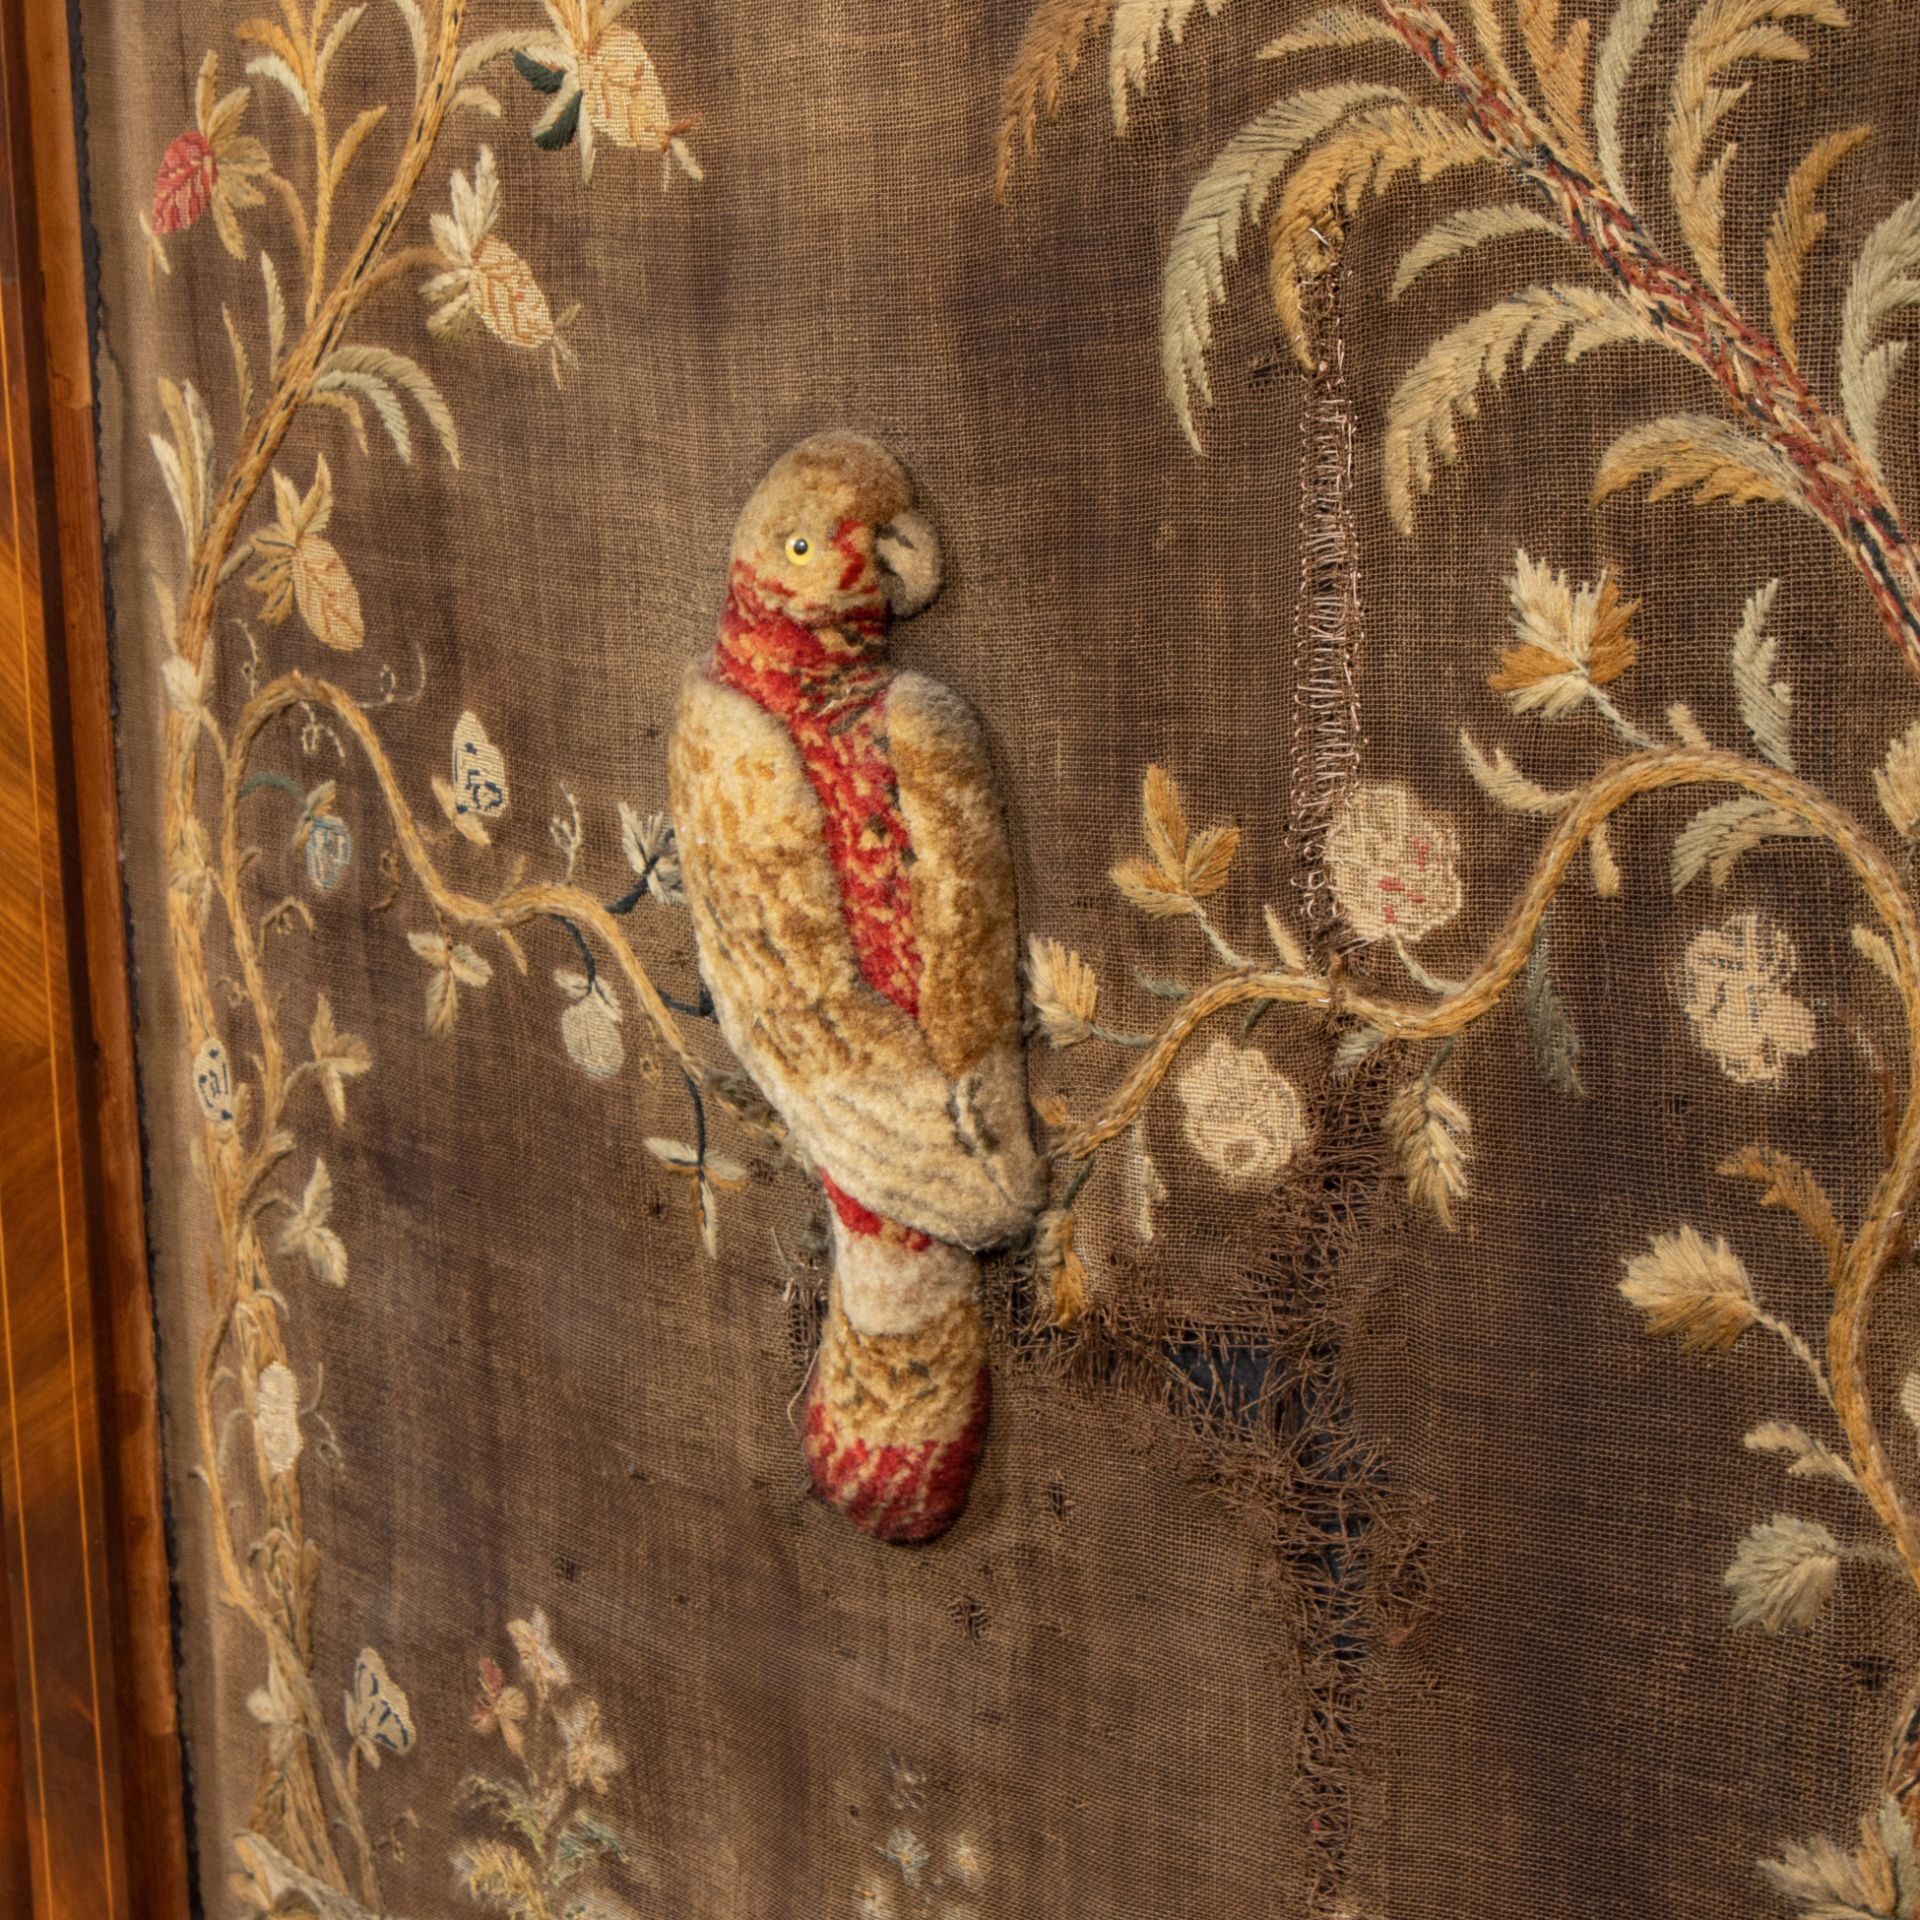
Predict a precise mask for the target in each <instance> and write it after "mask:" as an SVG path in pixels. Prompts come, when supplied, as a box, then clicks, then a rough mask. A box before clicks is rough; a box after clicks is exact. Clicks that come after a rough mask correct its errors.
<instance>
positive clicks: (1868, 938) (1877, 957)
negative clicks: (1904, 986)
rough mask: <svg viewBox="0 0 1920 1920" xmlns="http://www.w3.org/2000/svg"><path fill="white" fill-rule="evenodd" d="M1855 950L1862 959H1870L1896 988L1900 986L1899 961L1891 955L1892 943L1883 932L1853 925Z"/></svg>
mask: <svg viewBox="0 0 1920 1920" xmlns="http://www.w3.org/2000/svg"><path fill="white" fill-rule="evenodd" d="M1853 944H1854V948H1855V950H1856V951H1857V952H1858V953H1859V954H1860V956H1861V958H1862V959H1864V960H1870V961H1871V962H1872V963H1873V964H1874V965H1875V966H1876V967H1878V968H1879V969H1880V971H1881V972H1882V973H1884V974H1885V975H1886V976H1887V979H1888V980H1889V981H1890V982H1891V983H1892V984H1893V986H1894V987H1895V989H1896V990H1897V989H1898V988H1899V986H1900V963H1899V962H1898V961H1897V960H1895V959H1894V957H1893V947H1892V944H1891V943H1890V942H1889V941H1888V940H1887V938H1886V936H1885V935H1884V934H1880V933H1876V932H1874V930H1873V929H1872V928H1871V927H1855V928H1854V930H1853Z"/></svg>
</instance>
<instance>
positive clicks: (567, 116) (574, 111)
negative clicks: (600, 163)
mask: <svg viewBox="0 0 1920 1920" xmlns="http://www.w3.org/2000/svg"><path fill="white" fill-rule="evenodd" d="M585 98H586V96H585V95H584V94H581V93H575V94H571V95H569V96H568V98H567V99H565V100H564V101H561V102H559V103H557V104H556V106H555V107H554V109H553V111H552V112H550V113H548V114H547V115H546V116H545V117H544V118H543V119H542V120H541V122H540V124H539V125H538V126H537V127H535V128H534V130H533V144H534V145H535V146H536V147H538V148H539V149H540V151H541V152H542V153H559V152H561V151H563V150H564V149H565V148H567V147H570V146H572V145H573V142H574V136H575V135H576V134H578V133H579V131H580V107H581V103H582V102H583V101H584V100H585ZM582 151H585V149H582Z"/></svg>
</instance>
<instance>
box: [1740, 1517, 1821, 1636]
mask: <svg viewBox="0 0 1920 1920" xmlns="http://www.w3.org/2000/svg"><path fill="white" fill-rule="evenodd" d="M1839 1577H1840V1543H1839V1541H1837V1540H1836V1539H1835V1538H1834V1537H1833V1535H1832V1534H1830V1533H1829V1532H1828V1531H1827V1530H1826V1528H1825V1527H1823V1526H1822V1525H1821V1524H1820V1523H1819V1521H1817V1520H1802V1519H1799V1518H1798V1517H1797V1516H1795V1515H1794V1514H1791V1513H1776V1514H1775V1515H1774V1516H1773V1518H1772V1519H1771V1520H1763V1521H1761V1522H1760V1524H1759V1525H1758V1526H1756V1527H1755V1528H1754V1529H1753V1530H1752V1531H1751V1532H1750V1533H1749V1534H1748V1535H1747V1537H1746V1538H1745V1539H1744V1540H1742V1541H1741V1542H1740V1545H1739V1547H1738V1549H1737V1550H1736V1551H1735V1553H1734V1556H1733V1564H1732V1565H1731V1566H1730V1567H1728V1569H1727V1571H1726V1586H1727V1589H1728V1591H1729V1592H1730V1593H1731V1594H1732V1595H1733V1618H1732V1624H1733V1625H1734V1626H1736V1627H1763V1628H1765V1629H1766V1631H1767V1632H1768V1633H1793V1632H1797V1631H1799V1630H1801V1629H1803V1628H1806V1627H1810V1626H1812V1625H1813V1623H1814V1622H1815V1621H1816V1620H1817V1619H1818V1618H1819V1617H1820V1612H1821V1609H1822V1608H1824V1607H1825V1606H1826V1604H1827V1602H1828V1600H1829V1599H1830V1598H1832V1595H1833V1589H1834V1586H1835V1584H1836V1583H1837V1581H1838V1580H1839Z"/></svg>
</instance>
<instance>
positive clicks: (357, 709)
mask: <svg viewBox="0 0 1920 1920" xmlns="http://www.w3.org/2000/svg"><path fill="white" fill-rule="evenodd" d="M301 706H309V707H320V708H324V709H325V710H326V711H327V712H329V713H331V714H332V715H333V716H334V718H335V719H336V720H338V721H339V722H340V724H341V725H342V726H343V727H344V728H345V729H346V731H347V732H348V733H349V734H350V735H351V736H352V737H353V739H354V741H355V742H356V743H357V744H358V746H359V747H360V750H361V751H362V752H363V753H364V754H365V755H366V757H367V762H368V765H369V766H370V767H371V768H372V770H373V777H374V781H375V783H376V784H377V785H378V787H379V789H380V797H381V798H382V800H384V801H385V803H386V807H387V812H388V815H389V817H390V818H391V820H392V822H393V831H394V838H395V840H396V841H397V843H398V844H399V847H400V852H401V855H402V857H403V858H404V859H405V860H406V863H407V865H408V867H409V868H410V869H411V870H412V872H413V875H414V878H415V879H416V880H417V881H418V882H419V883H420V888H421V891H422V892H423V893H424V894H425V895H426V897H427V901H428V904H429V905H430V906H431V907H432V908H433V910H434V912H435V913H437V914H438V915H440V917H441V918H442V919H444V920H448V921H454V922H457V923H458V924H460V925H461V926H463V927H468V928H471V929H473V930H475V931H477V932H482V933H499V932H501V931H503V930H505V931H511V930H512V929H513V928H515V927H518V926H522V925H524V924H525V923H526V922H527V921H529V920H537V919H540V918H542V917H543V916H544V917H551V918H555V919H561V920H566V921H569V922H571V923H572V924H573V925H574V926H575V927H585V928H587V929H588V930H589V931H591V932H593V933H595V934H597V935H598V936H599V938H600V940H601V942H602V944H603V945H604V946H605V947H606V949H607V950H608V952H609V953H610V954H611V955H612V957H613V959H614V961H615V962H616V964H617V965H618V966H619V968H620V971H621V973H622V974H623V975H624V976H625V978H626V982H627V984H628V985H629V986H630V987H631V988H632V989H633V991H634V995H635V997H636V998H637V999H638V1000H639V1002H640V1004H641V1005H642V1006H643V1007H645V1009H646V1010H647V1016H648V1018H649V1019H651V1020H652V1022H653V1025H654V1030H655V1031H656V1032H657V1033H658V1034H659V1036H660V1038H661V1040H662V1041H663V1042H664V1043H665V1045H666V1047H667V1050H668V1052H670V1053H671V1054H672V1055H673V1058H674V1061H675V1063H676V1064H677V1065H678V1066H679V1068H680V1071H681V1072H682V1073H683V1074H684V1075H686V1077H687V1081H688V1084H689V1085H690V1086H691V1087H692V1088H693V1089H695V1090H696V1093H697V1090H698V1088H699V1086H700V1084H701V1081H702V1078H703V1075H702V1071H701V1067H700V1063H699V1062H698V1060H696V1059H695V1058H694V1056H693V1054H692V1052H691V1051H690V1050H689V1049H688V1046H687V1043H686V1041H685V1039H684V1038H683V1037H682V1035H681V1032H680V1028H679V1025H678V1024H677V1022H676V1021H675V1020H674V1017H673V1013H672V1011H671V1010H670V1009H669V1007H668V1006H667V1004H666V1001H665V999H664V998H663V996H662V995H661V993H660V990H659V989H658V988H657V987H656V986H655V985H654V984H653V981H652V979H651V978H650V977H649V975H648V973H647V971H646V969H645V968H644V967H643V966H641V965H640V963H639V961H638V960H637V959H636V958H635V957H634V953H633V949H632V948H631V947H630V946H629V945H628V944H627V942H626V940H625V938H624V937H623V936H622V934H621V931H620V923H619V921H617V920H616V919H615V918H614V916H613V914H612V912H611V911H610V910H609V909H608V908H607V907H605V906H604V905H602V904H601V902H600V901H598V900H596V899H595V898H594V896H593V895H592V894H590V893H587V892H585V891H584V890H583V889H581V888H579V887H576V886H571V885H555V884H553V883H551V882H547V881H525V882H523V883H521V884H520V885H517V886H512V887H509V888H508V889H507V890H506V891H505V892H504V893H502V894H500V895H498V896H497V897H496V898H494V899H492V900H481V899H479V898H477V897H475V896H474V895H471V894H465V893H461V892H460V891H458V890H457V889H456V888H454V887H450V886H449V885H448V884H447V883H446V881H445V880H444V879H443V878H442V877H441V875H440V871H439V869H438V868H437V867H436V866H435V865H434V862H433V856H432V854H431V853H430V852H429V850H428V848H427V843H426V841H425V839H424V838H423V837H422V835H421V833H420V829H419V826H418V825H417V823H416V822H415V820H414V817H413V810H412V808H411V807H410V806H409V805H408V804H407V798H406V795H405V794H404V793H403V792H402V791H401V788H400V782H399V780H398V778H397V777H396V775H395V773H394V771H393V763H392V761H391V760H389V759H388V757H387V751H386V748H385V747H384V746H382V745H381V743H380V736H379V735H378V734H377V733H376V732H375V731H374V727H373V723H372V721H370V720H369V719H368V718H367V715H366V713H365V711H364V710H363V709H362V708H361V706H360V704H359V702H358V701H356V700H355V699H354V698H353V697H352V695H350V694H348V693H345V692H343V691H342V690H341V689H340V688H339V687H336V686H334V685H333V684H332V683H331V682H329V681H326V680H321V679H318V678H316V677H315V676H313V675H312V674H306V673H299V672H294V673H287V674H282V675H281V677H280V678H279V679H277V680H275V681H273V682H272V683H271V684H269V685H268V686H266V687H263V688H262V689H261V690H260V692H259V693H258V694H257V695H255V697H254V698H253V699H252V700H250V701H248V702H247V704H246V706H245V707H244V708H242V709H241V713H240V719H239V723H238V725H237V726H236V727H235V729H234V735H233V740H232V743H231V745H230V746H229V748H228V764H227V779H226V795H225V800H224V803H223V805H222V808H221V876H222V877H221V889H222V892H223V894H224V895H225V896H226V903H227V915H228V919H229V921H230V922H231V923H232V925H233V928H234V950H235V953H236V955H237V956H238V958H239V961H240V966H241V972H242V976H243V978H244V980H245V982H246V985H247V997H248V999H249V1001H250V1002H251V1003H252V1004H253V1005H254V1007H255V1010H256V1012H257V1013H258V1014H259V1015H260V1024H261V1036H260V1037H261V1051H262V1056H263V1065H264V1072H263V1090H264V1094H265V1099H266V1104H267V1108H268V1112H269V1114H270V1115H273V1116H274V1118H275V1120H276V1121H277V1117H278V1115H279V1112H280V1104H281V1101H282V1100H283V1099H284V1096H285V1088H286V1080H285V1073H284V1058H285V1056H284V1051H283V1049H282V1047H281V1045H280V1041H279V1033H278V1023H277V1021H276V1020H275V1019H274V1017H273V1013H272V1005H271V1000H270V998H269V996H268V993H267V986H266V977H265V975H264V973H263V972H262V971H261V968H260V958H259V949H258V946H257V944H256V942H255V940H254V938H253V934H252V931H251V928H250V925H249V922H248V920H247V917H246V914H245V911H244V906H243V903H242V902H241V900H240V898H239V887H240V882H241V849H240V831H239V812H240V793H241V789H242V787H243V786H244V785H245V775H246V765H247V757H248V755H249V753H250V752H251V751H252V748H253V745H254V743H255V742H256V741H257V740H258V739H259V737H260V734H261V731H262V729H263V728H265V727H266V726H267V724H268V723H269V722H270V721H271V720H273V719H274V718H275V716H276V715H279V714H282V713H285V712H287V711H288V710H289V709H291V708H295V707H301ZM272 1124H273V1122H271V1121H270V1122H269V1126H270V1127H271V1125H272Z"/></svg>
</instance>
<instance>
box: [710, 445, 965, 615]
mask: <svg viewBox="0 0 1920 1920" xmlns="http://www.w3.org/2000/svg"><path fill="white" fill-rule="evenodd" d="M730 558H731V572H732V591H733V597H734V599H735V600H736V601H743V600H748V599H750V600H751V601H752V602H755V603H757V604H758V606H759V607H761V608H764V609H765V610H766V611H767V612H770V613H773V614H776V615H779V616H783V617H784V618H785V619H787V620H790V621H793V622H794V623H795V624H797V625H799V626H802V627H811V628H824V627H831V628H834V629H837V630H839V631H840V632H842V633H847V634H857V635H859V636H861V637H863V638H866V639H870V640H874V641H877V640H878V639H880V638H881V637H882V636H883V635H884V634H885V632H886V627H887V621H888V619H889V618H890V617H895V618H900V619H905V618H907V617H908V616H910V615H912V614H916V613H918V612H919V611H920V610H921V608H922V607H924V606H926V605H928V604H929V602H931V601H932V599H933V597H934V596H935V594H937V593H938V592H939V591H940V543H939V541H938V540H937V538H936V537H935V535H934V531H933V524H932V522H931V521H930V520H928V518H927V516H926V515H925V514H924V513H921V512H919V511H918V510H917V509H916V508H915V507H914V505H913V483H912V482H911V481H910V480H909V479H908V478H907V475H906V470H905V468H903V467H902V466H901V464H900V463H899V461H897V460H896V459H895V458H894V457H893V455H892V454H890V453H889V452H888V451H887V450H886V448H884V447H883V446H880V445H879V444H878V443H877V442H876V441H872V440H868V439H864V438H862V437H861V436H860V435H859V434H853V433H821V434H815V435H814V437H813V438H812V439H810V440H803V441H802V442H801V443H800V445H799V446H797V447H795V448H794V449H793V450H792V451H791V452H790V453H786V454H783V455H782V456H781V457H780V459H778V460H776V461H775V462H774V464H773V466H772V468H771V469H770V470H769V471H768V474H767V477H766V478H765V479H764V480H762V481H761V482H760V484H759V485H758V486H757V487H756V488H755V489H754V490H753V494H752V497H751V498H750V499H749V500H748V501H747V504H746V506H745V507H744V508H743V509H742V510H741V513H740V519H739V521H738V523H737V524H736V525H735V527H734V531H733V549H732V553H731V556H730Z"/></svg>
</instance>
